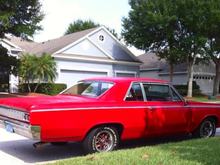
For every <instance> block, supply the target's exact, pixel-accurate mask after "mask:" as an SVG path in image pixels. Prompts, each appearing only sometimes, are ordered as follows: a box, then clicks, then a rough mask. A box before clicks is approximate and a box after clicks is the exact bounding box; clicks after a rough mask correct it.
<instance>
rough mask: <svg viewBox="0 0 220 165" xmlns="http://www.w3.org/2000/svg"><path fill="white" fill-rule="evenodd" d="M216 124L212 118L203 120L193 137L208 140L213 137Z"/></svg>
mask: <svg viewBox="0 0 220 165" xmlns="http://www.w3.org/2000/svg"><path fill="white" fill-rule="evenodd" d="M215 125H216V123H215V120H214V119H212V118H208V119H205V120H203V122H202V123H201V124H200V126H199V128H198V129H197V130H196V132H195V137H199V138H209V137H212V136H215V132H216V126H215Z"/></svg>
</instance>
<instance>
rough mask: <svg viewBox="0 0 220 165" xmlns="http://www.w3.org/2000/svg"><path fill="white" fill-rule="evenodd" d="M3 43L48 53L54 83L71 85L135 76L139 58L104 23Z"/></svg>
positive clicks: (8, 38) (22, 51)
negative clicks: (59, 34) (53, 63)
mask: <svg viewBox="0 0 220 165" xmlns="http://www.w3.org/2000/svg"><path fill="white" fill-rule="evenodd" d="M4 40H6V41H7V43H8V44H7V45H6V46H5V47H9V48H8V50H9V51H10V50H11V49H12V47H13V46H16V48H18V49H19V51H18V52H17V54H16V55H17V56H20V55H21V54H22V53H33V54H36V55H39V56H40V55H42V54H43V53H49V54H51V55H52V56H53V57H54V59H55V61H56V63H57V72H58V76H57V79H56V81H55V82H56V83H65V84H67V86H68V87H69V86H71V85H72V84H74V83H76V82H77V81H79V80H81V79H85V78H89V77H100V76H101V77H103V76H120V77H121V76H122V77H123V76H126V77H136V76H139V66H140V64H141V61H140V60H139V59H138V58H137V57H136V56H134V55H133V54H132V53H131V52H130V51H129V50H128V49H127V47H125V46H124V45H123V44H122V43H121V42H120V41H119V40H118V39H116V38H115V37H114V36H113V35H112V34H111V33H110V32H109V31H108V30H107V29H106V28H105V27H104V26H102V27H97V28H92V29H88V30H84V31H80V32H76V33H72V34H69V35H65V36H62V37H60V38H56V39H53V40H48V41H45V42H41V43H36V42H31V41H26V40H22V39H21V38H18V37H14V36H11V37H7V39H4Z"/></svg>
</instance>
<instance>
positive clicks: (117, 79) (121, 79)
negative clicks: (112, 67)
mask: <svg viewBox="0 0 220 165" xmlns="http://www.w3.org/2000/svg"><path fill="white" fill-rule="evenodd" d="M84 80H94V81H112V82H136V81H137V82H150V83H162V84H168V83H169V81H165V80H160V79H154V78H147V77H145V78H138V77H94V78H88V79H84Z"/></svg>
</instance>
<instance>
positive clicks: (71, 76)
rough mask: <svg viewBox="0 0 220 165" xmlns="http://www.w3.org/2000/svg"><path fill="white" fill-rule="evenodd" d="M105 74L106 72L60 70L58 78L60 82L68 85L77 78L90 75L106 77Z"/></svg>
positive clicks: (80, 78) (85, 77)
mask: <svg viewBox="0 0 220 165" xmlns="http://www.w3.org/2000/svg"><path fill="white" fill-rule="evenodd" d="M107 75H108V73H107V72H97V71H76V70H61V72H60V76H59V80H60V82H62V83H65V84H67V87H70V86H72V85H73V84H75V83H77V81H79V80H83V79H87V78H91V77H106V76H107Z"/></svg>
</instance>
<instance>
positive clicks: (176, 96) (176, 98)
mask: <svg viewBox="0 0 220 165" xmlns="http://www.w3.org/2000/svg"><path fill="white" fill-rule="evenodd" d="M170 89H171V90H170V93H171V94H172V96H173V101H181V98H180V97H179V96H178V95H177V93H176V92H175V91H174V90H173V89H172V88H170Z"/></svg>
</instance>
